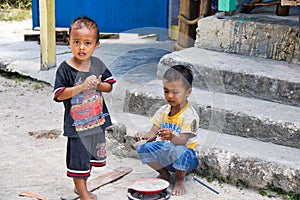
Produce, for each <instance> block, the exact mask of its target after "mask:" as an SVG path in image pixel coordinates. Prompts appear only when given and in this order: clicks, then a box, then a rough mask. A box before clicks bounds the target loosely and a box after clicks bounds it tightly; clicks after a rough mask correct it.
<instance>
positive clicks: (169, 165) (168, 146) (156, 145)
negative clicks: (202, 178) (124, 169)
mask: <svg viewBox="0 0 300 200" xmlns="http://www.w3.org/2000/svg"><path fill="white" fill-rule="evenodd" d="M137 153H138V156H139V158H140V160H141V161H142V162H143V163H149V162H155V161H157V162H159V163H160V164H161V165H162V166H163V167H165V168H166V169H167V170H169V171H171V172H174V171H175V170H181V171H186V172H187V173H189V172H191V171H193V170H194V169H195V168H196V167H197V166H198V164H199V161H198V158H197V155H196V152H195V151H194V150H193V149H190V148H187V147H186V146H183V145H174V144H172V143H171V142H161V141H157V142H147V143H145V144H143V145H140V146H138V148H137Z"/></svg>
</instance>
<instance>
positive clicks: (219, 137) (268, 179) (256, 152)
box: [108, 112, 300, 193]
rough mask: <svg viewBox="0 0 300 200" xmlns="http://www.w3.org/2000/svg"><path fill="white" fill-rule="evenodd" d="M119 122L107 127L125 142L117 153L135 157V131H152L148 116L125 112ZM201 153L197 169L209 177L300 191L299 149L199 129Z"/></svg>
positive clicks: (261, 186)
mask: <svg viewBox="0 0 300 200" xmlns="http://www.w3.org/2000/svg"><path fill="white" fill-rule="evenodd" d="M117 121H118V124H114V125H113V126H112V128H109V129H108V130H110V132H109V134H108V135H109V137H111V138H112V137H115V139H117V140H118V141H122V142H123V143H124V144H123V146H125V147H123V149H122V148H121V146H122V144H120V143H117V146H118V148H116V149H115V151H116V153H120V152H121V151H122V152H124V153H125V154H126V155H127V156H128V155H130V156H133V157H136V156H137V155H136V152H135V151H133V150H132V149H131V146H132V144H133V143H134V139H133V137H134V133H135V132H136V131H140V132H143V131H148V130H150V128H151V122H150V119H149V117H146V116H141V115H136V114H132V113H126V112H124V113H123V114H122V116H120V118H118V119H117ZM124 124H126V128H124ZM120 136H122V137H123V138H122V139H120ZM120 148H121V149H120ZM198 152H199V154H198V156H199V163H200V164H199V166H198V168H197V172H198V173H199V174H202V175H204V176H206V177H213V178H218V179H221V180H223V181H225V182H227V183H232V184H234V185H238V184H244V186H247V187H250V188H255V189H267V188H268V187H270V186H273V188H274V187H276V188H280V189H282V190H283V191H285V192H295V193H300V149H298V148H291V147H286V146H281V145H276V144H272V143H268V142H261V141H258V140H255V139H252V138H244V137H240V136H235V135H229V134H222V133H219V132H215V131H210V130H205V129H200V135H199V148H198Z"/></svg>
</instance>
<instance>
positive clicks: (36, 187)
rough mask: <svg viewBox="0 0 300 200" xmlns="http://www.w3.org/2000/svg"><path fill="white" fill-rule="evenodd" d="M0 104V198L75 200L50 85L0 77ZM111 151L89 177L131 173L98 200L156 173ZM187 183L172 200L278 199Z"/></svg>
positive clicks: (59, 110)
mask: <svg viewBox="0 0 300 200" xmlns="http://www.w3.org/2000/svg"><path fill="white" fill-rule="evenodd" d="M28 23H29V22H28V21H27V22H25V26H23V25H24V22H23V23H20V22H14V23H12V24H10V25H8V24H7V23H6V22H1V23H0V27H1V26H3V25H7V27H10V28H11V29H10V31H7V30H6V31H7V32H8V34H17V33H18V32H19V31H21V30H24V29H28ZM29 24H30V23H29ZM26 25H27V26H26ZM2 33H3V32H1V34H2ZM124 87H130V84H129V83H128V84H122V81H121V82H119V84H116V85H115V90H114V93H113V94H117V95H110V96H108V98H109V99H110V101H111V102H113V103H112V106H118V107H116V108H121V107H122V103H123V100H124V99H123V97H124V92H125V90H124ZM131 87H133V86H132V85H131ZM0 100H1V104H0V109H1V112H0V119H1V125H0V146H1V148H0V160H1V162H0V169H1V170H0V177H1V179H0V188H1V189H0V199H1V200H11V199H25V200H26V199H29V198H26V197H19V196H18V194H19V193H20V192H23V191H30V192H34V193H38V194H40V195H43V196H45V197H46V199H50V200H52V199H53V200H56V199H61V198H62V197H63V198H66V199H71V198H73V197H75V195H74V193H73V182H72V179H70V178H68V177H66V168H65V146H66V138H65V137H63V136H62V135H61V134H60V133H61V129H62V117H63V106H62V104H59V103H56V102H54V101H52V87H51V86H49V85H47V84H44V83H41V82H36V81H32V80H28V79H23V78H13V79H11V78H8V77H5V76H3V75H1V76H0ZM118 111H119V112H118ZM112 115H114V116H115V118H118V115H119V116H122V115H123V113H122V111H121V109H114V112H113V114H112ZM49 136H51V137H49ZM110 148H111V147H108V149H109V152H108V162H107V166H106V167H103V168H99V169H95V170H93V173H92V177H91V178H94V177H96V176H97V175H100V174H103V173H105V172H108V171H111V170H113V169H114V168H116V167H117V166H127V167H131V168H132V169H133V171H132V172H131V173H130V174H128V175H126V176H125V177H123V178H122V179H120V180H117V181H115V182H113V183H110V184H108V185H105V186H103V187H101V188H100V189H98V190H96V191H95V192H94V193H95V194H96V195H97V196H98V199H103V200H114V199H118V200H119V199H127V194H126V193H127V188H128V186H129V185H130V184H131V183H132V182H133V181H135V180H138V179H141V178H146V177H155V176H156V175H157V174H156V173H155V172H153V171H152V170H151V169H150V168H148V167H147V166H145V165H143V164H141V163H140V161H139V160H137V159H134V158H127V157H121V156H116V155H113V154H112V153H111V151H110ZM186 179H187V182H186V187H187V190H188V193H187V194H186V195H184V196H183V197H176V196H172V197H171V199H175V200H176V199H189V200H190V199H203V200H207V199H209V200H212V199H213V200H214V199H216V200H221V199H222V200H234V199H244V200H250V199H251V200H253V199H256V200H264V199H280V198H278V197H276V198H275V197H273V198H268V197H262V196H261V195H260V194H259V193H258V192H257V191H253V190H249V189H245V188H244V189H242V188H238V187H236V186H232V185H228V184H221V183H219V182H217V181H214V182H210V183H208V182H207V181H206V179H204V178H201V180H202V181H204V182H206V183H208V184H209V185H210V186H211V187H213V188H214V189H216V190H217V191H219V192H220V194H219V195H217V194H215V193H213V192H211V191H210V190H208V189H206V188H205V187H203V186H202V185H200V184H199V183H197V182H195V181H194V180H193V177H192V175H189V176H187V178H186ZM169 189H171V187H170V188H169Z"/></svg>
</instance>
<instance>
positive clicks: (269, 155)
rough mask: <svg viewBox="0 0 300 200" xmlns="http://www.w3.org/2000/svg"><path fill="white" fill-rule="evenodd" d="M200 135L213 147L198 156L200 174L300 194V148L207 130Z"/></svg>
mask: <svg viewBox="0 0 300 200" xmlns="http://www.w3.org/2000/svg"><path fill="white" fill-rule="evenodd" d="M201 133H202V134H203V135H204V137H205V135H207V136H209V135H210V136H209V138H210V139H208V141H209V140H210V142H208V143H207V144H205V143H206V141H207V138H206V139H205V140H204V142H203V143H204V146H207V147H210V148H204V149H202V153H200V155H199V160H200V164H199V167H198V170H199V173H200V174H203V175H205V176H207V175H210V176H212V177H217V178H221V179H222V180H224V181H225V182H229V183H232V184H235V185H239V184H243V185H244V186H246V187H251V188H255V189H266V188H269V189H270V187H273V188H280V189H282V190H283V191H285V192H295V193H296V194H299V193H300V157H299V156H300V149H297V148H290V147H285V146H281V145H276V144H272V143H266V142H261V141H258V140H254V139H250V138H243V137H239V136H233V135H228V134H220V133H217V132H213V131H208V130H202V131H201ZM215 138H218V139H215ZM200 140H201V136H200ZM214 141H215V143H213V142H214ZM212 144H213V145H212Z"/></svg>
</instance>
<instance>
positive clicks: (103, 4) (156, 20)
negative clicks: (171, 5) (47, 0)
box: [32, 0, 169, 33]
mask: <svg viewBox="0 0 300 200" xmlns="http://www.w3.org/2000/svg"><path fill="white" fill-rule="evenodd" d="M168 1H169V0H65V1H62V0H56V1H55V15H56V27H69V25H70V23H71V22H72V20H73V19H74V18H76V17H78V16H80V15H85V16H88V17H91V18H92V19H94V20H95V21H96V22H97V23H98V25H99V27H100V31H101V32H107V33H120V32H124V31H128V30H131V29H136V28H142V27H158V28H164V29H165V28H168ZM32 21H33V28H35V27H39V0H32ZM132 32H134V31H132Z"/></svg>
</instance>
